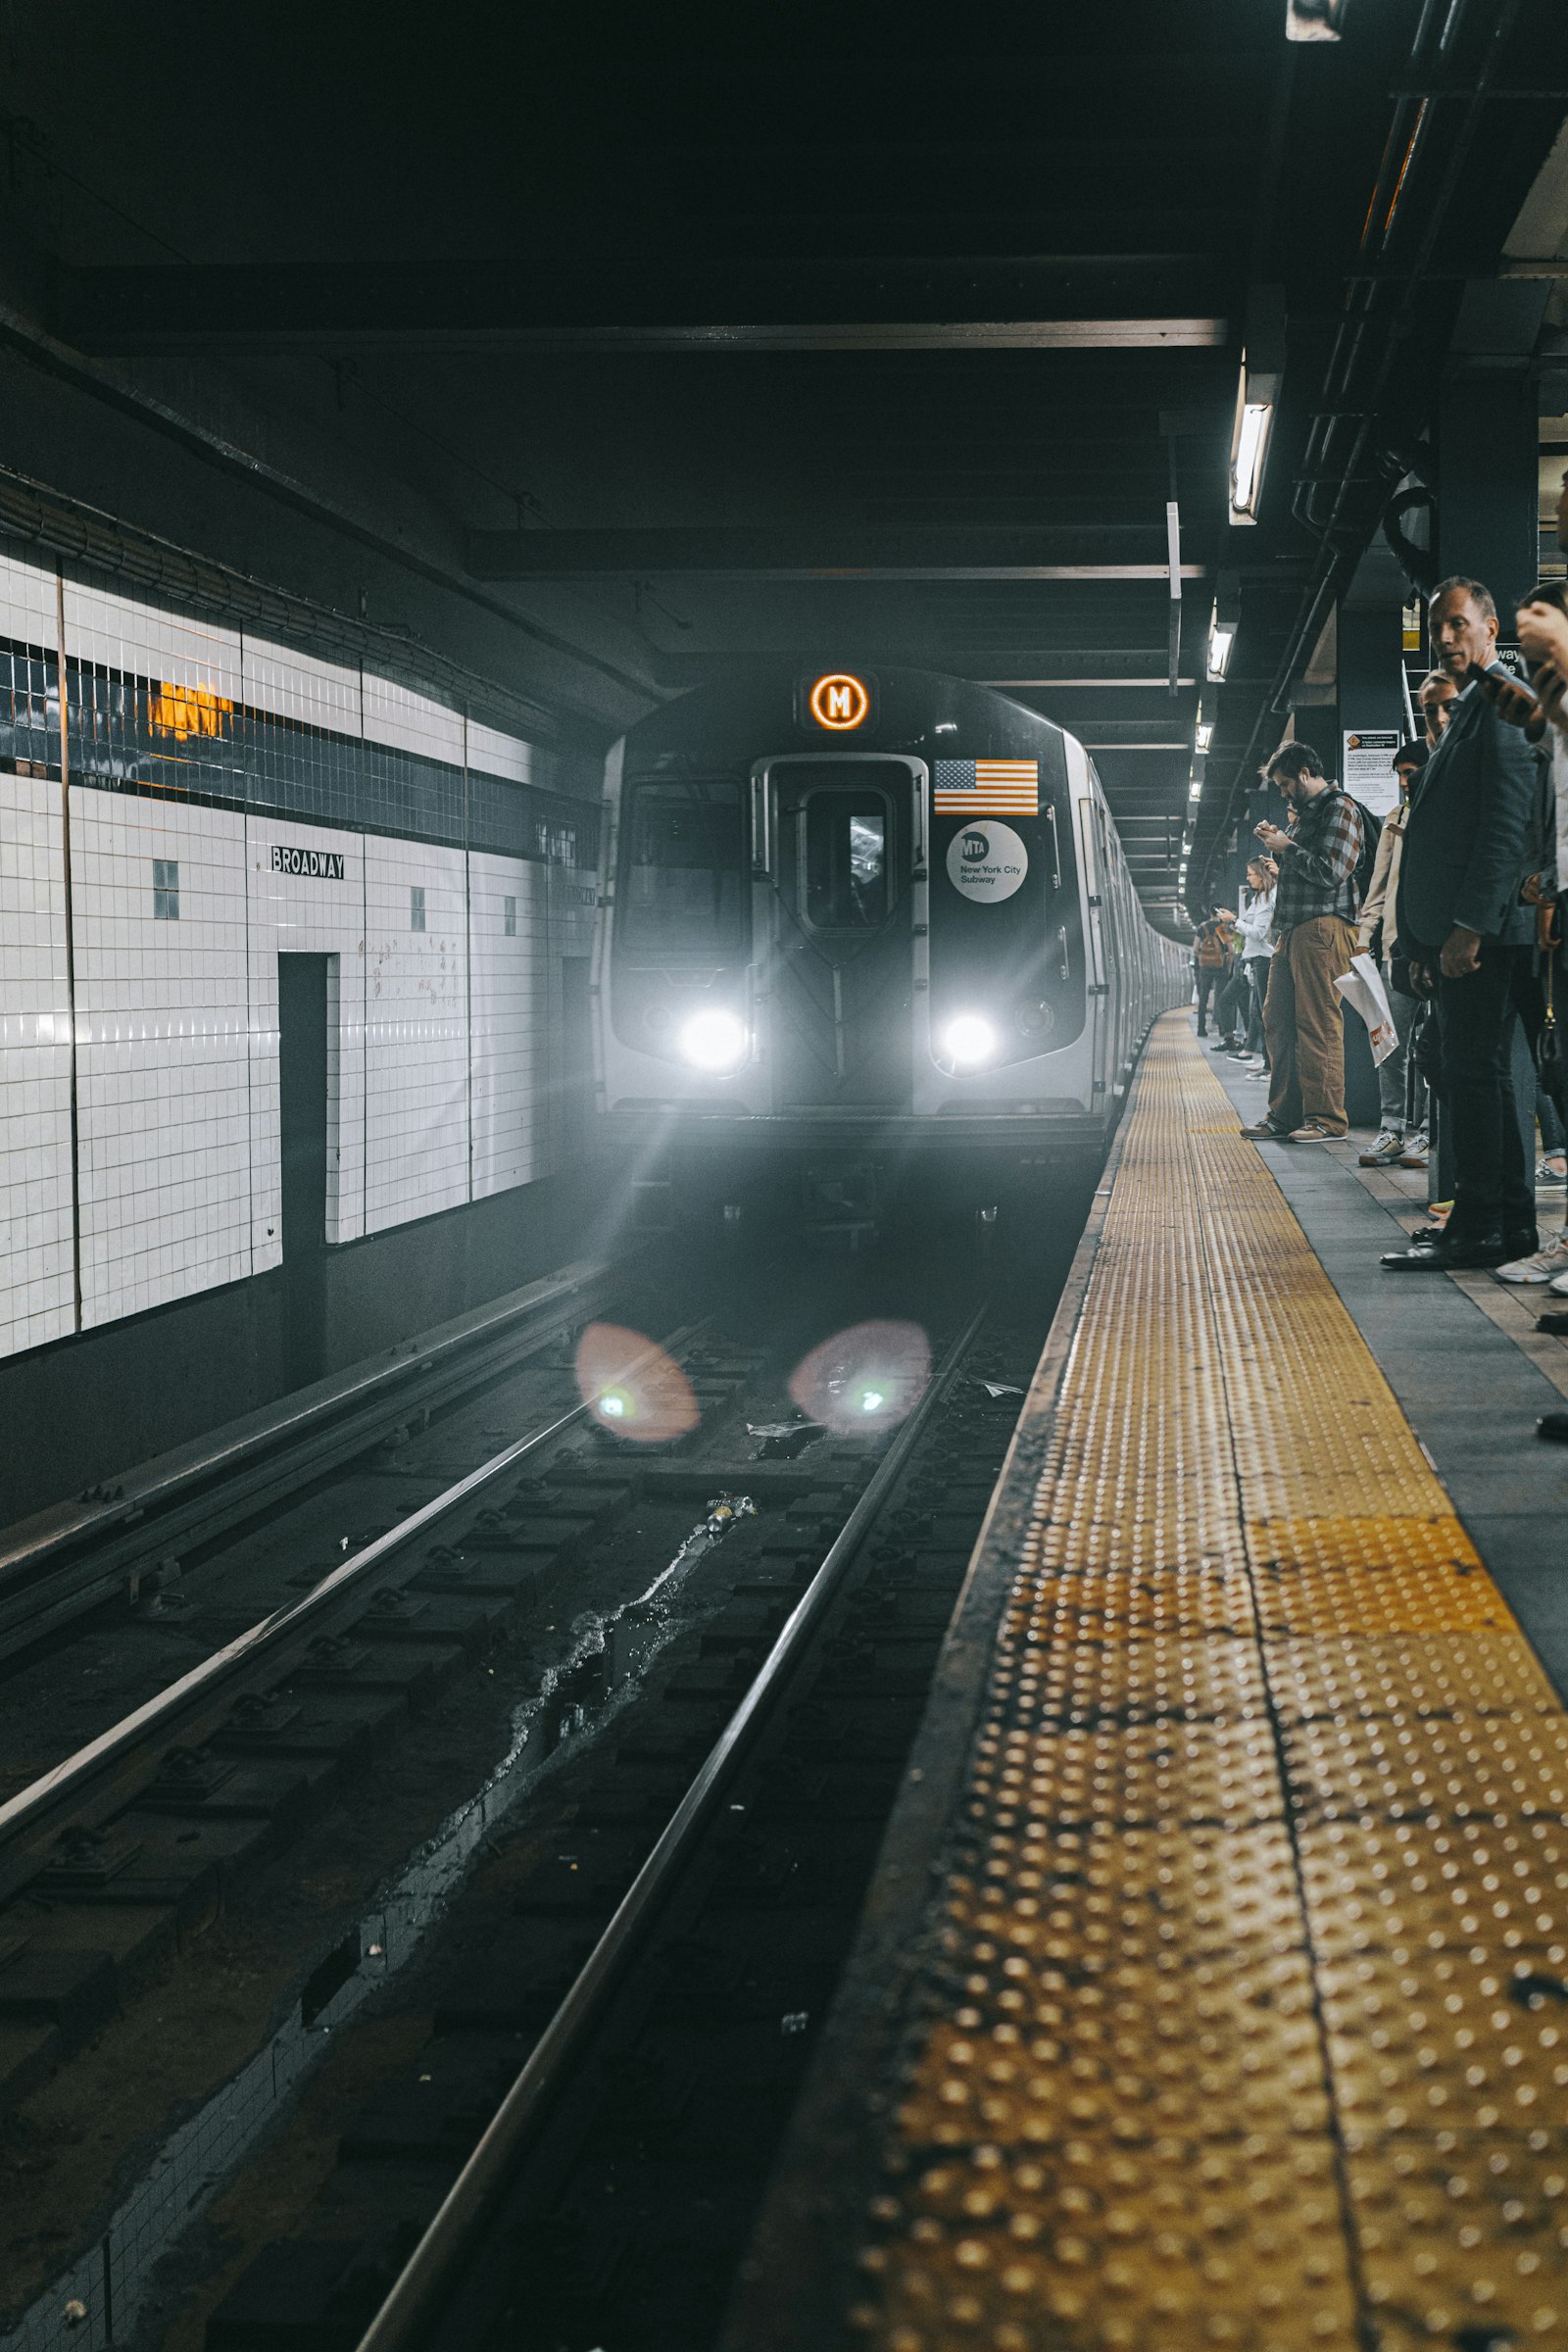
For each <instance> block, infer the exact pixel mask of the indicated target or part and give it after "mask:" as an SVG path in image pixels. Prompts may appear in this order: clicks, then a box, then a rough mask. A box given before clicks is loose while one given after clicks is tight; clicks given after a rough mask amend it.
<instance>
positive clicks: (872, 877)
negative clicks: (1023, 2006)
mask: <svg viewBox="0 0 1568 2352" xmlns="http://www.w3.org/2000/svg"><path fill="white" fill-rule="evenodd" d="M887 912H888V811H887V803H886V802H885V801H884V800H883V798H882V796H881V794H880V793H876V794H873V795H867V796H864V797H862V796H859V795H852V794H850V793H847V792H813V793H812V794H811V795H810V796H809V799H808V801H807V804H806V919H807V921H808V922H809V923H810V924H812V925H813V927H814V928H815V929H816V930H818V931H865V930H875V929H876V928H877V927H878V925H879V924H881V923H884V922H885V921H886V920H887Z"/></svg>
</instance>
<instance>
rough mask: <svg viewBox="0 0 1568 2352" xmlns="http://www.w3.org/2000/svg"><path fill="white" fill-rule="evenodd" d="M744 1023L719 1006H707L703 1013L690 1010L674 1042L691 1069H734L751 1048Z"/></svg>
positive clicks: (738, 1066) (715, 1070)
mask: <svg viewBox="0 0 1568 2352" xmlns="http://www.w3.org/2000/svg"><path fill="white" fill-rule="evenodd" d="M751 1042H752V1041H751V1039H750V1038H749V1037H748V1035H747V1033H746V1023H745V1022H744V1021H743V1020H741V1019H740V1018H739V1016H738V1015H737V1014H735V1013H733V1012H726V1011H724V1010H723V1008H722V1007H721V1006H719V1005H710V1006H709V1007H708V1008H707V1010H705V1011H703V1012H694V1013H693V1014H692V1016H691V1018H690V1019H689V1020H688V1021H685V1022H683V1023H682V1025H681V1031H680V1035H679V1036H678V1037H677V1039H676V1041H675V1043H676V1045H677V1046H678V1047H679V1049H680V1055H681V1059H682V1060H683V1061H689V1062H690V1063H691V1065H692V1068H693V1069H694V1070H712V1071H714V1072H721V1071H725V1070H738V1069H739V1068H740V1066H741V1063H742V1062H743V1061H744V1060H745V1059H746V1055H747V1053H748V1051H749V1049H750V1047H751Z"/></svg>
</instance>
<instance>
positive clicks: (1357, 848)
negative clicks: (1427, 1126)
mask: <svg viewBox="0 0 1568 2352" xmlns="http://www.w3.org/2000/svg"><path fill="white" fill-rule="evenodd" d="M1263 773H1264V775H1265V776H1266V777H1267V778H1268V780H1269V782H1270V783H1271V784H1277V785H1278V786H1279V788H1280V790H1281V791H1282V792H1283V793H1284V795H1285V797H1286V799H1287V800H1288V801H1289V802H1290V804H1291V807H1292V809H1293V811H1294V817H1295V821H1294V824H1293V826H1292V829H1291V831H1290V832H1288V833H1286V832H1283V831H1282V830H1281V828H1280V827H1279V826H1278V825H1275V824H1271V823H1270V822H1269V821H1268V820H1267V818H1265V819H1264V821H1263V822H1262V823H1261V824H1260V825H1257V826H1254V828H1253V830H1254V831H1255V833H1256V835H1257V838H1258V840H1259V841H1260V842H1261V843H1262V844H1263V847H1264V849H1265V850H1267V851H1268V853H1269V854H1270V856H1271V857H1272V858H1275V859H1276V860H1277V862H1278V866H1279V883H1278V887H1277V889H1276V891H1275V896H1274V924H1273V937H1274V954H1273V956H1272V958H1271V959H1270V962H1269V967H1268V993H1267V996H1266V997H1265V998H1264V1001H1263V1034H1264V1039H1265V1043H1266V1046H1267V1051H1268V1058H1269V1071H1270V1074H1269V1090H1268V1112H1267V1115H1266V1117H1264V1118H1262V1119H1259V1120H1258V1122H1257V1124H1256V1125H1255V1126H1253V1127H1247V1128H1244V1129H1243V1133H1244V1134H1245V1135H1250V1136H1252V1137H1254V1138H1256V1139H1257V1140H1258V1141H1270V1142H1273V1143H1297V1144H1325V1143H1338V1142H1340V1141H1342V1140H1343V1138H1344V1136H1345V1133H1346V1116H1345V1006H1344V1000H1343V999H1342V997H1341V996H1340V992H1339V990H1338V989H1337V988H1336V987H1335V985H1334V983H1335V981H1336V980H1338V979H1339V978H1340V977H1341V976H1342V975H1343V974H1344V973H1346V972H1348V970H1349V968H1350V962H1351V958H1352V957H1353V956H1354V955H1355V928H1354V925H1355V914H1356V895H1355V869H1356V866H1357V865H1358V864H1359V862H1360V858H1361V840H1362V828H1361V811H1360V810H1359V809H1358V808H1357V807H1356V805H1355V803H1354V801H1352V800H1351V799H1350V797H1349V795H1348V793H1345V792H1342V791H1341V790H1340V788H1339V786H1338V785H1337V784H1332V783H1330V781H1329V779H1328V777H1327V776H1325V774H1324V773H1323V762H1322V760H1320V759H1319V758H1318V755H1317V753H1316V752H1315V751H1314V750H1313V749H1312V746H1311V745H1310V744H1309V743H1290V744H1287V745H1286V746H1285V748H1284V750H1283V751H1279V752H1276V753H1275V755H1274V757H1273V759H1272V760H1270V761H1269V762H1268V764H1267V766H1266V767H1265V768H1264V770H1263Z"/></svg>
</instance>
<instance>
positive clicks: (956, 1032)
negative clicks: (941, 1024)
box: [942, 1012, 997, 1070]
mask: <svg viewBox="0 0 1568 2352" xmlns="http://www.w3.org/2000/svg"><path fill="white" fill-rule="evenodd" d="M996 1050H997V1033H996V1031H995V1029H993V1027H992V1026H991V1023H990V1022H989V1021H988V1020H986V1019H985V1018H984V1017H983V1016H982V1015H981V1014H980V1013H978V1012H960V1013H956V1014H955V1016H954V1018H953V1019H952V1020H951V1021H949V1023H948V1025H947V1027H946V1028H945V1029H944V1030H943V1032H942V1051H943V1053H944V1054H946V1055H947V1057H948V1059H949V1061H951V1062H952V1063H953V1064H954V1065H955V1067H956V1068H957V1069H960V1070H977V1069H978V1068H979V1067H980V1064H981V1063H982V1062H983V1061H989V1060H990V1059H991V1056H992V1055H993V1054H995V1052H996Z"/></svg>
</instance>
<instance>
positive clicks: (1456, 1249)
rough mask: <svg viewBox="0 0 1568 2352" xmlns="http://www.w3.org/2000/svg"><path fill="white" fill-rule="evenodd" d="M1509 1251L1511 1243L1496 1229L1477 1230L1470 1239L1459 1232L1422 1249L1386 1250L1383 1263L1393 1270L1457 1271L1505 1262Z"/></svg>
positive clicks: (1409, 1272)
mask: <svg viewBox="0 0 1568 2352" xmlns="http://www.w3.org/2000/svg"><path fill="white" fill-rule="evenodd" d="M1513 1254H1514V1250H1513V1246H1512V1244H1511V1243H1509V1242H1506V1241H1504V1239H1503V1237H1502V1235H1501V1234H1500V1233H1480V1234H1477V1235H1476V1237H1475V1239H1474V1240H1473V1241H1466V1240H1465V1239H1464V1238H1463V1237H1462V1236H1460V1237H1457V1238H1456V1239H1455V1240H1453V1241H1451V1242H1448V1241H1444V1242H1434V1243H1432V1244H1431V1245H1430V1247H1428V1248H1426V1249H1418V1250H1385V1252H1384V1255H1383V1263H1384V1264H1385V1265H1386V1266H1387V1267H1388V1269H1389V1271H1390V1272H1391V1273H1395V1274H1425V1273H1434V1274H1459V1273H1464V1272H1465V1271H1466V1270H1467V1269H1469V1268H1472V1267H1477V1266H1505V1265H1507V1263H1508V1262H1509V1260H1510V1258H1511V1257H1512V1256H1513Z"/></svg>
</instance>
